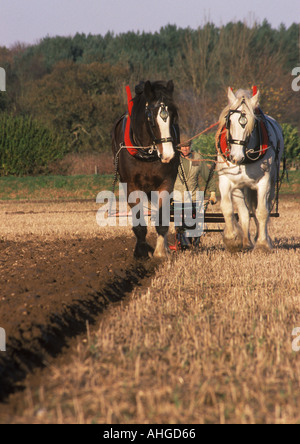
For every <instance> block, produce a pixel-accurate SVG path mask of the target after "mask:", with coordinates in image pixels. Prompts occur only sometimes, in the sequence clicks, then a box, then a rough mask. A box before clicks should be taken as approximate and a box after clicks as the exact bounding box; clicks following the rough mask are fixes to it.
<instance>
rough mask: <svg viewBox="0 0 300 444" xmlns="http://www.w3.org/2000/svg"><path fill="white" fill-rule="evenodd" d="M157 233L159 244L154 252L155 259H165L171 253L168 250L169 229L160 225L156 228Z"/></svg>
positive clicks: (157, 243)
mask: <svg viewBox="0 0 300 444" xmlns="http://www.w3.org/2000/svg"><path fill="white" fill-rule="evenodd" d="M156 232H157V242H156V248H155V251H154V257H157V258H165V257H167V256H168V253H169V249H168V232H169V227H166V226H163V225H158V226H156Z"/></svg>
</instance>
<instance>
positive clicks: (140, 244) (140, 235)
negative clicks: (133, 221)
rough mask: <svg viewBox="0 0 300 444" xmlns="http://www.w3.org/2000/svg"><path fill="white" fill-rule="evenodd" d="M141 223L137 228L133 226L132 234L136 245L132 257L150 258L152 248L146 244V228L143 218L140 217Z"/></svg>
mask: <svg viewBox="0 0 300 444" xmlns="http://www.w3.org/2000/svg"><path fill="white" fill-rule="evenodd" d="M142 220H143V223H142V224H139V225H137V226H133V228H132V229H133V232H134V234H135V236H136V245H135V250H134V256H135V257H136V258H137V259H139V258H147V257H149V256H152V254H153V251H154V250H153V248H152V247H151V246H150V245H149V244H148V243H147V242H146V236H147V226H146V223H144V222H145V219H144V216H142Z"/></svg>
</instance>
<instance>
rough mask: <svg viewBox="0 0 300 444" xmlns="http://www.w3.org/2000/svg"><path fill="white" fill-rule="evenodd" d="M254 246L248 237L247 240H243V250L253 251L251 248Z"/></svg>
mask: <svg viewBox="0 0 300 444" xmlns="http://www.w3.org/2000/svg"><path fill="white" fill-rule="evenodd" d="M253 248H254V245H253V244H252V242H251V241H249V240H248V239H247V241H244V242H243V251H251V250H253Z"/></svg>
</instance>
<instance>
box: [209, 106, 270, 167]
mask: <svg viewBox="0 0 300 444" xmlns="http://www.w3.org/2000/svg"><path fill="white" fill-rule="evenodd" d="M243 103H245V101H244V100H243V101H242V104H243ZM235 113H238V114H240V118H239V120H238V121H239V124H240V125H241V126H242V128H245V126H246V125H247V123H248V119H247V116H246V114H245V113H244V112H243V111H241V110H238V109H234V110H232V109H231V110H229V112H228V114H227V115H226V117H225V119H226V122H225V125H224V126H223V128H222V130H221V132H220V134H219V137H218V141H217V147H218V150H219V152H220V153H221V155H222V157H223V158H224V160H225V161H227V160H228V158H229V156H230V153H231V150H230V147H231V144H234V145H240V146H242V147H244V150H245V160H244V161H243V162H242V163H241V165H246V164H249V163H252V162H256V161H257V160H260V159H262V158H263V156H264V155H265V154H266V152H267V150H268V147H269V140H270V138H269V134H268V130H267V124H266V119H265V116H264V113H263V112H262V110H261V109H260V108H258V109H256V111H255V118H256V122H255V126H254V129H253V132H254V131H256V133H257V137H258V140H259V146H258V147H257V148H256V149H247V146H248V143H249V140H250V137H251V134H249V135H248V136H247V137H246V139H245V140H238V139H233V138H232V137H231V134H230V123H231V122H230V117H231V116H232V115H233V114H235Z"/></svg>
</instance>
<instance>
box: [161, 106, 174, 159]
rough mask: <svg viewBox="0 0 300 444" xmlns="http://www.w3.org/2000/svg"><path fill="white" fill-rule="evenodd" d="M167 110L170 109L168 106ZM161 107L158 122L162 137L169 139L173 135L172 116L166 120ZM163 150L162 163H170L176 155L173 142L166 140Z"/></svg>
mask: <svg viewBox="0 0 300 444" xmlns="http://www.w3.org/2000/svg"><path fill="white" fill-rule="evenodd" d="M166 110H168V107H166ZM160 112H161V108H159V111H158V114H157V124H158V127H159V130H160V136H161V138H162V139H167V138H169V137H171V132H170V117H168V118H167V120H166V121H164V120H163V119H162V118H161V116H160ZM162 148H163V152H162V155H161V161H162V163H169V162H170V161H171V160H172V159H173V157H174V156H175V151H174V148H173V143H172V142H166V143H162Z"/></svg>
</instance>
